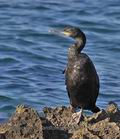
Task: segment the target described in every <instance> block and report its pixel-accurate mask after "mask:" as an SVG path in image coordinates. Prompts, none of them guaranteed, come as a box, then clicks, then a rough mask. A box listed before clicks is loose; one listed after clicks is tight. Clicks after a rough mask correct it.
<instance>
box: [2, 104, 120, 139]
mask: <svg viewBox="0 0 120 139" xmlns="http://www.w3.org/2000/svg"><path fill="white" fill-rule="evenodd" d="M43 112H44V115H45V116H44V117H42V116H40V115H39V114H38V113H37V111H36V110H34V109H32V108H30V107H26V106H24V105H20V106H18V107H17V108H16V111H15V113H14V114H13V115H12V116H11V118H10V119H9V120H8V122H6V123H3V124H0V139H113V138H114V139H120V110H119V109H118V106H117V104H115V103H113V102H111V103H109V104H108V106H107V108H106V109H105V110H101V111H100V112H98V113H96V114H93V115H92V116H83V120H82V121H81V122H80V124H79V125H76V124H75V123H74V121H73V120H71V115H72V113H73V111H72V110H71V109H70V108H69V107H65V106H60V107H56V108H49V107H46V108H44V109H43Z"/></svg>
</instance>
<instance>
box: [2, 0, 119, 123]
mask: <svg viewBox="0 0 120 139" xmlns="http://www.w3.org/2000/svg"><path fill="white" fill-rule="evenodd" d="M68 25H72V26H76V27H79V28H80V29H81V30H82V31H83V32H84V33H85V34H86V37H87V43H86V46H85V48H84V50H83V52H84V53H86V54H87V55H89V57H90V58H91V60H92V61H93V63H94V65H95V67H96V70H97V73H98V75H99V78H100V94H99V97H98V99H97V105H98V106H99V107H100V108H101V109H104V108H105V107H106V106H107V105H108V103H109V102H110V101H114V102H115V103H117V104H118V106H120V1H119V0H114V1H113V0H106V1H102V0H101V1H100V0H60V1H58V0H0V122H2V121H5V120H7V119H8V118H9V117H10V116H11V115H12V113H13V112H14V111H15V109H16V107H17V105H22V104H24V105H27V106H30V107H33V108H35V109H36V110H37V111H38V112H41V111H42V109H43V107H46V106H48V107H56V106H61V105H65V106H69V98H68V95H67V91H66V87H65V78H64V74H62V72H63V70H64V69H65V67H66V64H67V53H68V48H69V47H70V46H71V45H72V44H73V43H74V40H73V39H71V38H67V37H64V36H61V35H57V34H53V33H51V32H49V30H51V29H60V30H62V29H63V28H64V27H65V26H68Z"/></svg>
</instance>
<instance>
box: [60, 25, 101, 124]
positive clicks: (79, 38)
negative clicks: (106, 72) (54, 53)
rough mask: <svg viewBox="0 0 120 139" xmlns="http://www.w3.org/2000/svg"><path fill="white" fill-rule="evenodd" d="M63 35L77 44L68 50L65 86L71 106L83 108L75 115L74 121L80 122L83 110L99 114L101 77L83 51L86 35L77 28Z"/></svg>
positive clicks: (66, 29) (66, 31)
mask: <svg viewBox="0 0 120 139" xmlns="http://www.w3.org/2000/svg"><path fill="white" fill-rule="evenodd" d="M62 33H63V34H64V35H66V36H69V37H72V38H74V39H75V40H76V41H75V43H74V44H73V45H72V46H71V47H70V48H69V49H68V63H67V67H66V69H65V80H66V81H65V84H66V89H67V92H68V96H69V99H70V104H71V106H72V107H73V108H74V109H76V108H81V110H80V112H76V113H74V114H73V116H72V117H73V119H75V120H76V122H77V123H79V122H80V119H81V116H82V112H83V109H87V110H91V111H92V112H93V113H96V112H99V111H100V109H99V108H98V107H97V106H96V100H97V97H98V94H99V86H100V85H99V77H98V74H97V72H96V69H95V66H94V64H93V62H92V61H91V59H90V58H89V57H88V55H86V54H85V53H82V52H81V51H82V49H83V48H84V46H85V44H86V36H85V34H84V33H83V32H82V31H81V30H80V29H79V28H77V27H71V26H70V27H65V28H64V30H63V31H62Z"/></svg>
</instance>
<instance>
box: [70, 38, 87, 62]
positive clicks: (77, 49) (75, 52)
mask: <svg viewBox="0 0 120 139" xmlns="http://www.w3.org/2000/svg"><path fill="white" fill-rule="evenodd" d="M75 40H76V42H75V44H73V45H72V46H71V47H70V48H69V50H68V60H69V61H71V60H76V59H77V58H78V56H79V54H80V53H81V51H82V49H83V48H84V46H85V42H84V40H83V38H80V37H79V36H78V37H77V38H75Z"/></svg>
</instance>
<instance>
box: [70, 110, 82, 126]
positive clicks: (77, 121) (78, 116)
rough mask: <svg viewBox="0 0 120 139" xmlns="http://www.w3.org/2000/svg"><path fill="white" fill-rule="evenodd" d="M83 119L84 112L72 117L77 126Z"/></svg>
mask: <svg viewBox="0 0 120 139" xmlns="http://www.w3.org/2000/svg"><path fill="white" fill-rule="evenodd" d="M81 118H82V110H80V111H79V112H76V113H74V114H73V115H72V120H73V121H75V123H76V124H79V122H80V120H81Z"/></svg>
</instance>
